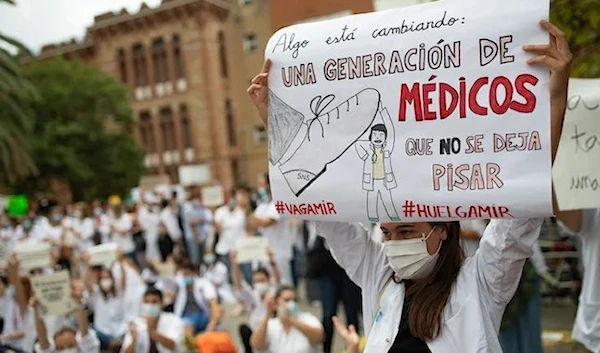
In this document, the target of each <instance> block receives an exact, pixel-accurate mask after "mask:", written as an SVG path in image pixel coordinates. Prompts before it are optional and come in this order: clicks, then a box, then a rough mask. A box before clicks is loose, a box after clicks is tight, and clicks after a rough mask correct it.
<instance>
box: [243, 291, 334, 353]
mask: <svg viewBox="0 0 600 353" xmlns="http://www.w3.org/2000/svg"><path fill="white" fill-rule="evenodd" d="M265 307H266V311H265V314H264V315H263V318H262V321H261V322H260V324H259V325H258V327H257V328H256V331H254V332H253V333H252V336H251V337H250V344H251V345H252V347H253V348H254V349H256V350H259V351H269V352H285V353H317V352H318V348H319V345H320V344H321V343H323V336H324V331H323V326H322V325H321V321H319V319H317V317H315V316H314V315H312V314H310V313H304V312H300V311H299V309H298V302H297V296H296V290H295V289H294V288H292V287H289V286H282V287H280V288H279V289H278V290H277V293H276V295H273V294H268V295H267V296H266V297H265ZM275 314H276V315H277V317H273V315H275Z"/></svg>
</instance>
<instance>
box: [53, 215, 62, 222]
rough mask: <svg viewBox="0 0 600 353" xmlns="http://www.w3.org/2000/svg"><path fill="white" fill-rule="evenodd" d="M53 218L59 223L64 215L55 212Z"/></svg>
mask: <svg viewBox="0 0 600 353" xmlns="http://www.w3.org/2000/svg"><path fill="white" fill-rule="evenodd" d="M52 220H53V221H54V222H57V223H58V222H60V221H61V220H62V216H61V215H59V214H53V215H52Z"/></svg>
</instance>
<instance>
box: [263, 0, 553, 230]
mask: <svg viewBox="0 0 600 353" xmlns="http://www.w3.org/2000/svg"><path fill="white" fill-rule="evenodd" d="M511 1H513V2H515V4H513V5H514V6H513V5H510V4H507V1H498V0H494V1H490V2H486V11H478V12H474V11H472V9H473V6H474V5H475V4H476V3H475V2H473V1H470V0H465V1H455V2H451V1H445V2H444V1H441V2H436V3H429V4H425V5H419V6H412V7H408V8H403V9H398V10H393V11H386V12H380V13H370V14H363V15H356V16H348V17H344V18H340V19H335V20H330V21H326V22H318V23H311V24H302V25H296V26H292V27H288V28H284V29H282V30H280V31H279V32H277V33H275V35H274V36H273V37H272V38H271V40H270V41H269V43H268V45H267V48H266V56H267V57H269V58H270V59H271V60H272V61H273V65H272V68H271V72H270V75H269V87H270V94H269V137H270V140H269V161H270V170H271V178H272V180H271V181H272V189H273V191H274V196H275V197H274V199H275V200H276V208H277V209H278V211H279V212H280V213H281V214H283V215H296V216H302V217H304V218H309V219H329V220H333V219H337V220H350V221H352V220H363V219H365V218H369V220H370V221H372V222H379V221H390V220H391V221H398V220H443V219H463V218H512V217H529V216H537V215H548V214H550V210H551V207H550V205H551V202H550V200H551V197H550V158H549V154H550V143H549V99H548V73H547V71H545V70H544V69H542V68H534V67H531V66H529V65H527V64H526V61H527V59H528V56H527V55H526V54H525V53H524V52H523V51H522V50H521V46H522V45H523V44H528V43H530V44H543V43H547V42H548V36H547V34H546V33H544V32H543V31H542V30H541V29H540V28H539V25H538V22H539V20H540V19H542V18H545V17H547V15H548V13H547V11H548V1H537V0H528V1H524V2H522V1H520V2H518V4H517V2H516V0H508V2H509V3H510V2H511Z"/></svg>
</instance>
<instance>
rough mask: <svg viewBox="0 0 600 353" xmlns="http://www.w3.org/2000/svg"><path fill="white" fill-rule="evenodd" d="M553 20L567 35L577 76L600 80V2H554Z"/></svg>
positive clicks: (551, 13)
mask: <svg viewBox="0 0 600 353" xmlns="http://www.w3.org/2000/svg"><path fill="white" fill-rule="evenodd" d="M550 20H551V22H553V23H554V24H556V25H557V26H559V27H560V28H561V29H562V30H563V31H564V32H565V34H566V35H567V38H568V40H569V45H570V47H571V51H572V52H573V73H572V76H573V77H590V78H597V77H600V0H551V6H550Z"/></svg>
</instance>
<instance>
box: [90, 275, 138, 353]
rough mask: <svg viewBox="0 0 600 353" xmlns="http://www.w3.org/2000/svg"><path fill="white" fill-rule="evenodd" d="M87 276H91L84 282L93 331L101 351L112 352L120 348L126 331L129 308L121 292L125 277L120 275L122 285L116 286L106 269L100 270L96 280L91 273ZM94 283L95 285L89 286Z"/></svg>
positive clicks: (124, 285)
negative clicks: (90, 310)
mask: <svg viewBox="0 0 600 353" xmlns="http://www.w3.org/2000/svg"><path fill="white" fill-rule="evenodd" d="M122 271H123V272H124V270H122ZM88 275H89V276H91V278H86V280H87V281H88V283H87V284H88V290H89V291H90V293H89V302H90V306H91V308H92V311H93V312H94V329H95V330H96V334H97V335H98V339H99V340H100V343H101V347H102V349H108V350H114V349H115V348H118V347H120V346H121V344H122V342H123V338H124V337H125V334H126V333H127V329H128V322H127V317H126V313H127V311H128V310H129V308H127V306H126V305H125V297H124V291H123V290H122V288H125V287H126V281H127V280H126V278H127V277H126V275H125V273H122V275H121V280H122V283H121V284H120V285H117V284H116V283H115V280H114V278H113V275H112V273H111V271H110V270H108V269H104V268H103V269H101V270H100V272H99V274H98V277H97V280H96V278H94V274H92V273H91V272H88ZM94 281H95V282H96V283H94V284H91V282H94ZM90 284H91V285H90ZM90 287H91V288H90Z"/></svg>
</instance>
